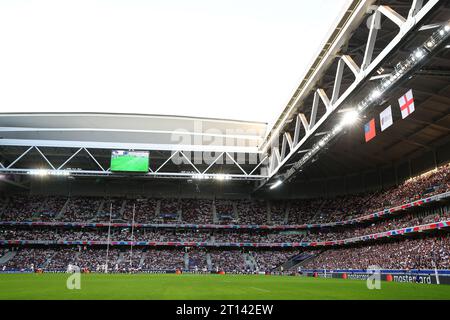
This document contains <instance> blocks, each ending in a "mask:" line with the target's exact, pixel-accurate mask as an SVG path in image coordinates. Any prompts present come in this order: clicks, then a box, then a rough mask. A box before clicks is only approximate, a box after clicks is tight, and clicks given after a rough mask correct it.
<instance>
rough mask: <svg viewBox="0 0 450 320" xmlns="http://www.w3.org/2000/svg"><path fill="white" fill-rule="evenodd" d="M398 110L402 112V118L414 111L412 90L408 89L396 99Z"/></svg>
mask: <svg viewBox="0 0 450 320" xmlns="http://www.w3.org/2000/svg"><path fill="white" fill-rule="evenodd" d="M398 104H399V105H400V111H401V112H402V119H405V118H406V117H407V116H409V115H410V114H411V113H413V112H414V110H415V109H414V97H413V93H412V90H409V91H408V92H407V93H406V94H405V95H404V96H402V97H401V98H400V99H398Z"/></svg>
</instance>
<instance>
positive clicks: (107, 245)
mask: <svg viewBox="0 0 450 320" xmlns="http://www.w3.org/2000/svg"><path fill="white" fill-rule="evenodd" d="M111 219H112V201H111V205H110V206H109V224H108V241H107V242H106V265H105V273H108V262H109V261H108V260H109V243H110V241H111Z"/></svg>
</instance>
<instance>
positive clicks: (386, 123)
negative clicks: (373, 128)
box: [380, 106, 393, 131]
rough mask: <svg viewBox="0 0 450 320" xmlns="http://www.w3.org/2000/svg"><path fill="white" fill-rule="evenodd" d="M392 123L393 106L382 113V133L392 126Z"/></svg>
mask: <svg viewBox="0 0 450 320" xmlns="http://www.w3.org/2000/svg"><path fill="white" fill-rule="evenodd" d="M392 123H393V120H392V109H391V106H389V107H387V108H386V109H384V110H383V112H381V113H380V125H381V131H384V130H386V129H387V128H389V127H390V126H392Z"/></svg>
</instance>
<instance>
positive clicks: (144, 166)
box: [111, 150, 149, 172]
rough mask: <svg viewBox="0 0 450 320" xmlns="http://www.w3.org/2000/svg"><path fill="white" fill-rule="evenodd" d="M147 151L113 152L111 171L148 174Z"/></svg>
mask: <svg viewBox="0 0 450 320" xmlns="http://www.w3.org/2000/svg"><path fill="white" fill-rule="evenodd" d="M148 158H149V153H148V151H125V150H113V151H112V153H111V171H121V172H148Z"/></svg>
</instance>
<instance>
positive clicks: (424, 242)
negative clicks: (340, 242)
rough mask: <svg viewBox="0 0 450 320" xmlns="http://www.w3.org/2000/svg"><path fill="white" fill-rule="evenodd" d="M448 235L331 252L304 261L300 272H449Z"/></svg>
mask: <svg viewBox="0 0 450 320" xmlns="http://www.w3.org/2000/svg"><path fill="white" fill-rule="evenodd" d="M449 255H450V235H449V234H446V235H443V236H437V237H429V238H423V239H407V240H404V241H398V242H394V243H378V244H372V245H370V246H363V247H357V248H343V249H332V250H328V251H325V252H324V253H322V254H319V255H318V256H317V257H316V258H314V259H312V260H309V261H307V262H306V263H305V264H304V265H302V269H305V270H306V269H327V270H339V269H341V270H342V269H367V268H368V267H369V266H379V267H381V268H382V269H403V270H411V269H433V268H434V266H436V267H437V268H438V269H450V256H449Z"/></svg>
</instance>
